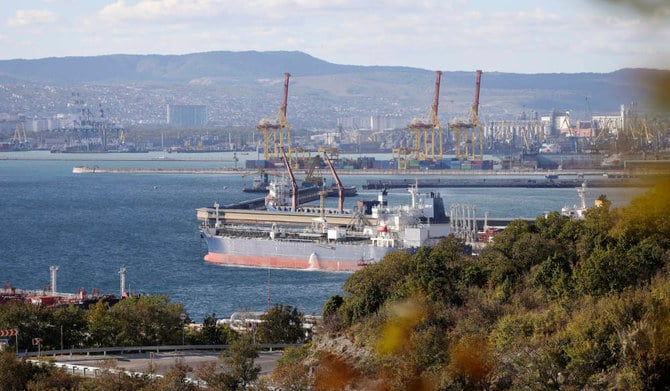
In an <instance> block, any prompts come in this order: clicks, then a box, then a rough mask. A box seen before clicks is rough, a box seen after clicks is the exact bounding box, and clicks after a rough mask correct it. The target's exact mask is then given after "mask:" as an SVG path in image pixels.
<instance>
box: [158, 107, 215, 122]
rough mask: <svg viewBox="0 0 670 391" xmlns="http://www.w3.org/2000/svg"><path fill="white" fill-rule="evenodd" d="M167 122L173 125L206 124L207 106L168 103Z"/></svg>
mask: <svg viewBox="0 0 670 391" xmlns="http://www.w3.org/2000/svg"><path fill="white" fill-rule="evenodd" d="M167 123H168V125H172V126H205V125H206V124H207V106H205V105H172V104H169V105H167Z"/></svg>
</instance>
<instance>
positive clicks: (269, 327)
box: [256, 304, 305, 343]
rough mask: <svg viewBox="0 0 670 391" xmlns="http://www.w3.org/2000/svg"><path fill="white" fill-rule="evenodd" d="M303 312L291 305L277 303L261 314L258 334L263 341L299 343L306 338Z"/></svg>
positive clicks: (259, 339)
mask: <svg viewBox="0 0 670 391" xmlns="http://www.w3.org/2000/svg"><path fill="white" fill-rule="evenodd" d="M302 317H303V314H302V313H301V312H299V311H298V309H297V308H295V307H292V306H290V305H287V306H284V305H282V304H275V306H274V307H273V308H271V309H270V310H269V311H268V312H267V313H265V314H263V315H261V320H262V322H261V323H260V324H259V325H258V328H257V330H256V335H257V337H258V341H260V342H262V343H297V342H300V341H302V340H303V339H304V338H305V331H304V330H303V328H302Z"/></svg>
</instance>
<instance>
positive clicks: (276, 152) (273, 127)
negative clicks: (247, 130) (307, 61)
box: [256, 72, 292, 160]
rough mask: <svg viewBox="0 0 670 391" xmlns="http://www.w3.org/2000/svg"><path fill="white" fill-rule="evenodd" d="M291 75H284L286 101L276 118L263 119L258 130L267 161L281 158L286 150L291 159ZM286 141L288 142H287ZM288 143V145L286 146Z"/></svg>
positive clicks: (257, 126) (283, 102)
mask: <svg viewBox="0 0 670 391" xmlns="http://www.w3.org/2000/svg"><path fill="white" fill-rule="evenodd" d="M290 77H291V74H290V73H288V72H286V73H284V100H283V101H282V105H281V107H280V108H279V113H278V114H277V117H276V118H263V119H261V120H260V122H259V123H258V125H256V129H258V130H259V131H260V132H261V133H262V134H263V156H264V157H265V160H268V159H270V158H281V157H282V150H283V149H284V148H286V150H287V154H288V158H289V159H291V157H292V156H291V127H290V126H289V124H288V122H286V105H287V100H288V81H289V78H290ZM285 140H286V141H285ZM284 142H286V145H284ZM271 144H272V145H271Z"/></svg>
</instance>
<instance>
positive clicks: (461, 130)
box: [449, 70, 484, 160]
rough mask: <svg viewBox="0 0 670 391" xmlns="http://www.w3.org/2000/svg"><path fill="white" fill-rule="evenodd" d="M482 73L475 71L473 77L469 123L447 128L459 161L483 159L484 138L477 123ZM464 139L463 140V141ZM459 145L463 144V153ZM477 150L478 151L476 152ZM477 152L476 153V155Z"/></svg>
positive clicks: (451, 125) (457, 123)
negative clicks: (473, 94)
mask: <svg viewBox="0 0 670 391" xmlns="http://www.w3.org/2000/svg"><path fill="white" fill-rule="evenodd" d="M481 79H482V71H481V70H477V74H476V76H475V99H474V101H473V102H472V107H471V109H470V121H469V122H453V123H451V124H449V128H451V129H452V131H453V133H454V142H455V144H456V148H455V152H456V153H455V154H456V157H457V158H459V159H472V160H474V159H475V158H478V159H480V160H481V159H483V158H484V137H483V134H482V133H483V129H482V124H481V122H479V89H480V85H481ZM464 137H465V139H464ZM461 144H465V151H461V146H462V145H461ZM477 149H479V151H477ZM477 152H478V153H477Z"/></svg>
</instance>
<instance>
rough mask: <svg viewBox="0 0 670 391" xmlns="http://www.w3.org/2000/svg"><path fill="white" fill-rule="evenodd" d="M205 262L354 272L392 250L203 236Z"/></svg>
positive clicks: (347, 245) (386, 248)
mask: <svg viewBox="0 0 670 391" xmlns="http://www.w3.org/2000/svg"><path fill="white" fill-rule="evenodd" d="M203 236H204V237H205V239H206V241H207V247H208V249H209V252H208V253H207V255H205V258H204V259H205V261H207V262H210V263H215V264H221V265H230V266H246V267H269V268H280V269H302V270H324V271H341V272H353V271H356V270H359V269H361V268H363V267H364V266H365V265H367V264H369V263H372V262H377V261H379V260H380V259H382V258H383V257H384V256H385V255H386V254H388V253H389V252H391V251H393V250H395V249H393V248H388V247H376V246H373V245H371V244H370V245H362V244H346V243H336V244H333V245H330V244H325V243H323V244H322V243H314V242H309V241H305V242H295V241H283V240H271V239H258V238H240V237H235V238H229V237H223V236H211V235H208V234H206V233H203Z"/></svg>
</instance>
